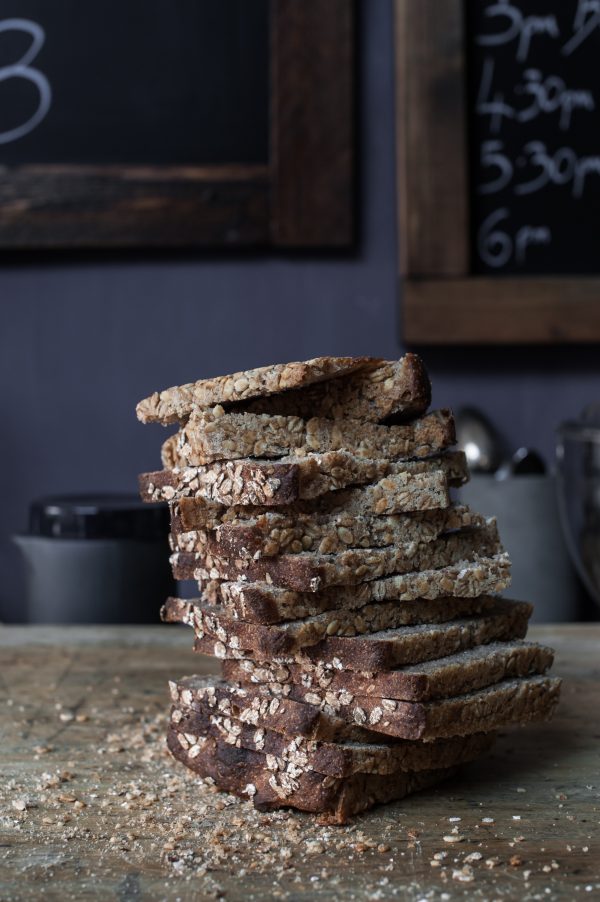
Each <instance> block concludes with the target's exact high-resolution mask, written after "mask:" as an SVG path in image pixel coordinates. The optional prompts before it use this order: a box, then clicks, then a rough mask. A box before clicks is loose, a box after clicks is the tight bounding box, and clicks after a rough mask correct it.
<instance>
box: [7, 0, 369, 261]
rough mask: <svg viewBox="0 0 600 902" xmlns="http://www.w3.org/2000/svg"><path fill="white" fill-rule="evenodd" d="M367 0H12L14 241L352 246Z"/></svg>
mask: <svg viewBox="0 0 600 902" xmlns="http://www.w3.org/2000/svg"><path fill="white" fill-rule="evenodd" d="M354 81H355V79H354V0H99V2H92V0H0V248H28V249H30V248H40V247H43V248H73V247H86V248H110V247H117V248H122V247H177V248H186V247H213V246H217V247H221V248H222V247H239V246H246V247H264V246H289V247H310V246H313V247H327V246H332V247H347V246H349V245H350V244H352V242H353V239H354V226H353V206H354V204H353V191H354V104H353V85H354Z"/></svg>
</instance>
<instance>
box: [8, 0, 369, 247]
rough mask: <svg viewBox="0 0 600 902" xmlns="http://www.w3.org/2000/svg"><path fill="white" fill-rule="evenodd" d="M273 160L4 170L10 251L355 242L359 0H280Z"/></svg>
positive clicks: (273, 74) (274, 25) (275, 20)
mask: <svg viewBox="0 0 600 902" xmlns="http://www.w3.org/2000/svg"><path fill="white" fill-rule="evenodd" d="M270 48H271V49H270V54H271V59H270V101H269V102H270V121H271V126H270V151H269V162H268V164H267V165H265V166H257V165H253V166H248V165H244V164H240V165H231V164H228V165H223V166H201V165H199V166H197V167H194V166H147V165H144V166H136V165H127V166H125V165H123V166H115V165H111V166H102V165H98V166H95V165H94V166H89V165H86V166H78V165H71V164H69V165H52V166H50V165H48V166H45V165H36V166H31V165H30V166H20V167H5V168H3V169H2V170H1V171H0V249H4V250H7V249H53V248H62V249H65V248H69V249H72V248H93V249H96V248H99V249H107V248H134V247H138V248H139V247H141V248H143V247H153V248H157V247H158V248H220V249H234V248H250V247H262V248H268V247H273V248H313V247H319V248H345V247H348V246H349V245H351V244H352V243H353V241H354V235H355V228H354V194H355V191H354V188H355V186H354V161H355V160H354V158H355V150H354V61H355V52H354V0H301V2H298V0H270Z"/></svg>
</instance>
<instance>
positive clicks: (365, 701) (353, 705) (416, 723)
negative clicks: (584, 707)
mask: <svg viewBox="0 0 600 902" xmlns="http://www.w3.org/2000/svg"><path fill="white" fill-rule="evenodd" d="M560 684H561V681H560V680H559V679H556V678H554V679H552V678H549V677H545V676H532V677H525V678H517V679H511V680H503V681H501V682H500V683H496V684H494V685H492V686H487V687H485V688H484V689H478V690H476V691H474V692H469V693H466V694H465V695H459V696H452V697H450V698H445V699H438V700H436V701H431V702H405V701H398V700H395V699H385V698H383V699H380V698H373V697H369V696H352V695H349V696H348V698H347V699H345V700H344V703H343V704H342V703H341V702H334V700H333V699H331V700H327V701H326V700H325V699H324V698H323V700H322V701H321V702H320V704H318V703H317V698H316V695H317V694H316V693H312V692H311V693H309V694H307V693H306V690H305V689H304V688H303V687H302V686H297V685H296V684H293V683H292V684H290V685H289V687H287V688H289V690H290V691H289V694H288V695H285V696H281V695H275V694H274V693H272V692H271V691H270V690H269V688H268V687H267V686H259V685H256V684H254V683H246V684H244V685H243V686H241V687H235V686H231V685H229V684H228V683H225V682H224V681H220V680H216V679H215V680H212V681H211V680H209V679H201V678H198V677H186V678H184V679H182V680H179V681H177V682H176V683H172V684H171V697H172V699H173V701H174V703H175V704H177V705H180V704H183V705H185V706H186V707H187V708H192V709H193V708H194V707H195V706H196V703H197V700H199V701H201V702H203V703H204V704H205V705H207V706H208V707H212V708H213V710H214V712H215V714H223V715H224V716H226V717H230V718H234V719H236V720H240V721H242V722H245V723H251V724H252V725H254V726H256V727H257V728H263V729H271V730H274V731H275V732H277V733H283V734H285V735H286V736H292V737H293V736H296V735H300V736H305V737H307V738H309V739H340V738H343V737H344V736H345V735H346V736H347V732H345V731H344V726H343V724H344V722H345V723H346V724H348V725H349V726H350V727H351V728H352V729H354V730H356V729H360V730H365V731H374V733H375V734H381V733H383V734H384V735H387V736H393V737H394V738H400V739H407V740H425V741H430V740H434V739H444V738H450V737H455V736H467V735H470V734H472V733H478V732H483V733H489V732H491V731H495V730H498V729H502V728H503V727H506V726H510V725H511V724H517V723H520V724H524V723H528V722H531V721H536V720H545V719H547V718H548V717H549V716H550V715H551V714H552V713H553V711H554V708H555V707H556V704H557V703H558V697H559V693H560ZM319 695H320V696H323V693H319ZM305 696H307V698H308V699H309V700H307V698H305ZM313 698H314V701H313ZM370 735H373V733H370ZM370 741H373V740H370ZM375 742H377V740H375Z"/></svg>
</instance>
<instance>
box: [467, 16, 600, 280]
mask: <svg viewBox="0 0 600 902" xmlns="http://www.w3.org/2000/svg"><path fill="white" fill-rule="evenodd" d="M466 19H467V21H466V50H467V74H468V79H467V84H468V115H467V120H468V131H469V153H470V161H469V178H470V206H471V254H472V270H473V272H475V273H490V274H491V273H495V274H497V275H503V274H509V273H510V274H515V273H523V274H530V273H531V274H534V273H538V274H540V273H543V274H560V273H563V274H567V273H598V272H600V2H598V0H467V3H466Z"/></svg>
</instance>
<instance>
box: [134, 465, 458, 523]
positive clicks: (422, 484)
mask: <svg viewBox="0 0 600 902" xmlns="http://www.w3.org/2000/svg"><path fill="white" fill-rule="evenodd" d="M287 463H289V461H288V462H287ZM377 463H378V464H379V465H382V466H384V467H387V470H386V472H388V473H389V474H390V475H388V476H386V477H384V478H382V479H380V480H379V482H376V483H375V484H374V485H365V486H361V487H360V488H355V489H345V490H337V491H335V490H334V491H329V492H327V493H326V494H323V495H320V496H317V497H316V498H315V497H313V498H311V499H309V500H296V501H294V502H288V503H285V504H284V503H283V502H282V503H281V504H280V506H278V509H277V513H281V514H284V515H285V516H288V517H292V518H293V517H296V516H300V515H302V514H303V515H306V516H312V515H313V514H330V513H333V512H337V511H340V510H344V511H345V512H346V513H347V514H356V515H359V514H364V513H368V514H373V515H377V516H381V515H385V514H396V513H405V512H412V511H417V512H418V511H420V510H432V509H438V508H445V507H448V504H449V500H448V491H447V487H448V486H461V485H463V484H464V483H465V482H467V480H468V478H469V470H468V467H467V461H466V457H465V455H464V453H463V452H462V451H450V452H446V453H445V454H442V455H440V456H438V457H432V458H429V459H428V460H416V461H405V462H403V463H402V464H394V463H391V464H390V463H388V462H382V461H378V462H377ZM247 464H248V466H249V467H251V465H258V466H260V461H252V462H250V461H247ZM286 465H287V464H284V463H283V462H280V463H278V464H273V463H270V466H272V467H276V469H274V470H271V471H270V473H271V475H276V474H277V473H280V474H282V473H285V472H287V471H286V470H285V469H281V468H285V466H286ZM228 466H229V467H231V466H232V465H231V464H230V465H228ZM263 466H269V463H267V462H264V463H263ZM178 472H179V474H180V475H179V476H178V477H177V479H176V480H174V481H173V486H174V487H175V494H174V495H173V496H171V492H170V489H168V490H167V491H166V492H162V493H160V496H159V497H158V498H157V500H160V501H164V500H169V501H171V529H172V531H173V532H184V531H188V530H194V529H215V528H216V527H217V526H219V525H220V524H222V523H241V522H242V521H244V520H248V519H254V518H256V517H259V516H261V515H262V514H263V513H264V506H263V505H262V503H261V504H260V505H258V506H257V505H252V504H247V503H244V504H234V505H230V506H224V505H222V504H221V503H220V502H218V503H215V502H211V501H208V500H207V497H208V494H209V493H208V492H206V491H202V492H200V493H198V492H197V491H191V492H189V494H190V495H191V497H186V496H185V494H184V492H185V483H186V480H187V482H188V483H189V482H190V481H191V482H193V480H194V479H195V478H196V476H197V471H196V470H195V469H194V468H191V469H186V470H182V471H178ZM200 472H201V473H202V474H204V473H207V472H211V473H212V472H215V471H214V470H213V468H206V470H205V469H204V468H202V469H201V470H200ZM216 472H220V469H219V468H217V470H216ZM247 472H252V470H251V469H250V470H249V471H247ZM181 474H183V475H181ZM156 475H157V474H146V475H145V476H144V477H142V479H143V483H141V486H142V490H143V491H144V490H147V489H148V487H149V486H148V483H152V485H153V489H154V483H153V480H152V477H155V476H156ZM148 476H150V477H151V478H150V479H148ZM162 478H163V480H164V477H162ZM280 478H281V477H280ZM171 479H173V477H168V478H167V480H166V482H167V484H170V482H171ZM282 491H283V490H282ZM281 494H282V492H279V493H278V496H279V497H280V496H281ZM290 494H292V490H291V489H290ZM144 500H146V499H144Z"/></svg>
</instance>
